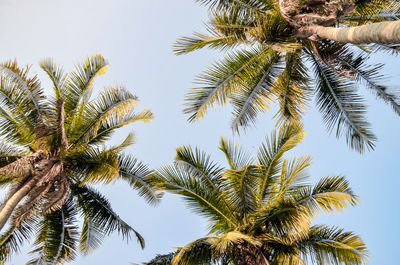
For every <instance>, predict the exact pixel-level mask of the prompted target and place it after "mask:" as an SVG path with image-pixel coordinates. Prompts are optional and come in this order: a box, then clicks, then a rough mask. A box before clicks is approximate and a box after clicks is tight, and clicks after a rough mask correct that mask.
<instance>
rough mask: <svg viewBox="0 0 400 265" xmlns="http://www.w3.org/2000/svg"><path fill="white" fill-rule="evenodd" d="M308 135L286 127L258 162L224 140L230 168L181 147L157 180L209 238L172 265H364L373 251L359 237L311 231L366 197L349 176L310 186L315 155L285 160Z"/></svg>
mask: <svg viewBox="0 0 400 265" xmlns="http://www.w3.org/2000/svg"><path fill="white" fill-rule="evenodd" d="M303 137H304V133H303V132H302V131H301V130H299V128H298V127H294V126H288V125H286V126H283V127H282V128H281V129H279V130H277V131H275V132H273V133H272V134H271V136H270V137H267V138H266V141H265V143H262V144H261V145H260V146H259V148H258V152H257V157H256V158H254V157H252V156H250V154H249V153H248V152H247V151H245V150H244V149H243V148H242V147H240V146H237V145H234V143H233V142H231V141H227V140H226V139H224V138H222V139H221V141H220V146H219V149H220V150H221V151H222V152H223V153H224V154H225V156H226V159H227V165H228V167H221V166H219V165H218V164H217V163H215V162H213V161H212V160H211V158H210V156H208V155H207V154H206V153H205V152H202V151H201V150H199V149H197V148H195V149H193V148H191V147H190V146H183V147H179V148H178V149H177V156H176V159H175V162H174V163H173V164H171V165H168V166H165V167H163V168H161V169H160V170H158V173H156V174H155V176H154V179H153V181H154V183H156V185H157V186H158V187H159V188H160V189H162V190H166V191H169V192H172V193H174V194H178V195H180V196H182V197H183V199H184V200H185V202H187V204H188V206H189V208H190V209H191V210H194V211H195V212H196V213H199V214H200V215H202V216H204V217H205V218H207V220H208V223H209V235H208V236H207V237H204V238H200V239H198V240H196V241H194V242H192V243H189V244H188V245H186V246H184V247H183V248H182V249H180V251H179V252H178V254H176V256H175V258H174V259H173V261H172V264H176V265H180V264H214V263H215V264H235V265H242V264H243V265H244V264H258V265H261V264H270V265H272V264H276V265H277V264H288V265H295V264H296V265H297V264H306V263H309V262H310V263H316V264H362V263H363V262H364V261H365V260H366V257H367V249H366V246H365V245H364V243H363V241H362V240H361V239H360V237H358V236H357V235H355V234H354V233H353V232H347V231H344V230H343V229H340V228H338V227H329V226H326V225H311V221H312V219H313V218H314V217H315V216H316V215H317V214H319V213H321V212H324V213H334V212H337V211H343V210H344V209H345V208H347V207H348V206H354V205H356V204H357V203H358V201H359V198H358V197H357V196H356V195H355V194H354V192H353V191H352V189H351V188H350V186H349V183H348V181H347V180H346V179H345V178H344V177H343V176H330V177H325V178H322V179H321V180H320V181H318V183H317V184H316V185H310V184H309V183H308V181H307V180H308V175H307V173H306V170H307V168H308V167H309V165H310V164H311V158H310V157H309V156H302V157H299V158H293V159H288V158H285V157H284V155H285V153H286V152H287V151H289V150H291V149H292V148H294V147H295V146H296V145H297V144H298V143H300V142H301V141H302V139H303ZM167 257H168V256H167ZM156 264H157V263H156Z"/></svg>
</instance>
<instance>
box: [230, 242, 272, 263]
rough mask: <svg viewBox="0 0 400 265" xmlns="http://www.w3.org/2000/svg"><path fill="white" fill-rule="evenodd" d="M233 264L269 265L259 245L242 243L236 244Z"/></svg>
mask: <svg viewBox="0 0 400 265" xmlns="http://www.w3.org/2000/svg"><path fill="white" fill-rule="evenodd" d="M235 256H236V257H235V265H269V262H268V260H267V259H266V258H265V256H264V255H263V253H262V251H261V249H260V248H259V247H256V246H253V245H250V244H248V243H243V244H240V245H239V246H238V253H237V254H236V255H235Z"/></svg>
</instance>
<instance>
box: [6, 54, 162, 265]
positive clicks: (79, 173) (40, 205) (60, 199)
mask: <svg viewBox="0 0 400 265" xmlns="http://www.w3.org/2000/svg"><path fill="white" fill-rule="evenodd" d="M40 67H41V68H42V69H43V70H44V71H45V72H46V73H47V75H48V76H49V78H50V80H51V82H52V84H53V92H54V94H53V96H52V97H46V96H45V94H44V91H43V89H42V87H41V84H40V82H39V80H38V79H37V77H36V76H34V77H29V75H28V68H20V67H18V66H17V64H16V62H8V63H5V64H1V65H0V134H1V136H2V138H1V142H0V153H1V158H0V166H1V168H0V182H1V184H2V185H3V186H4V185H7V186H8V187H9V193H8V195H7V196H6V198H5V199H4V201H3V203H2V206H1V209H0V220H1V228H3V226H4V225H5V224H6V222H7V221H9V222H8V223H9V226H8V227H7V230H6V231H4V229H3V232H4V233H3V234H2V235H1V236H0V259H1V261H2V262H3V261H5V260H7V259H8V258H9V256H10V254H11V253H12V252H15V251H18V250H19V248H20V245H21V244H22V243H23V242H24V241H25V240H28V239H29V238H31V237H32V236H35V237H36V239H35V241H34V249H33V250H32V252H31V254H34V258H33V259H32V260H31V262H30V263H29V264H59V263H63V262H64V261H68V260H71V259H74V257H75V256H76V253H77V251H78V249H79V250H80V251H81V252H82V253H84V254H87V253H89V252H90V251H92V250H93V249H95V248H96V247H97V246H98V245H100V243H101V241H102V239H103V238H104V236H106V235H109V234H110V233H112V232H114V231H118V232H119V233H120V234H122V236H123V237H124V238H128V239H129V238H131V237H132V235H134V236H135V237H136V238H137V239H138V241H139V242H140V244H141V245H142V247H144V240H143V238H142V237H141V236H140V234H139V233H137V232H136V231H135V230H134V229H133V228H132V227H131V226H129V225H128V224H127V223H125V222H124V221H123V220H122V219H121V218H120V217H119V216H118V215H117V214H116V213H115V212H114V211H113V210H112V208H111V205H110V203H109V202H108V200H107V199H106V198H105V197H104V196H102V195H101V194H100V193H99V192H98V191H96V190H95V189H94V188H93V187H92V185H93V184H100V183H102V184H108V183H112V182H115V181H119V180H124V181H126V182H127V183H128V184H129V185H130V186H132V187H133V188H135V189H138V190H139V194H140V195H141V196H143V197H144V198H145V199H146V200H147V201H148V202H150V203H155V202H156V201H157V200H158V194H157V193H156V192H155V191H154V189H153V188H151V186H150V185H149V184H148V182H147V178H146V175H147V174H148V172H149V170H148V169H147V166H146V165H144V164H142V163H141V162H139V161H138V160H137V159H136V158H134V157H132V156H130V155H127V154H124V153H123V150H124V149H125V148H126V147H128V146H130V145H131V144H133V143H134V136H133V134H129V135H128V136H127V137H126V139H125V140H123V141H122V142H121V143H120V144H119V145H116V146H106V145H105V143H106V141H107V140H108V139H110V137H111V136H112V134H113V132H114V131H115V130H116V129H118V128H120V127H122V126H125V125H127V124H130V123H132V122H136V121H144V122H146V121H150V120H151V119H152V117H153V114H152V113H151V111H150V110H144V111H142V112H139V113H136V112H135V111H134V107H135V105H136V104H137V102H138V99H137V97H136V96H134V95H133V94H132V93H131V92H129V91H128V90H127V89H125V88H124V87H123V86H114V87H108V88H106V89H104V90H103V91H101V92H100V93H99V95H98V96H97V97H96V98H94V99H91V94H92V91H93V82H94V79H95V78H96V76H98V75H101V74H103V73H104V72H105V71H106V69H107V67H108V63H107V61H106V60H105V59H104V58H103V57H102V56H101V55H95V56H92V57H88V58H87V59H86V60H84V61H83V62H82V63H80V64H77V65H76V69H75V70H74V71H72V72H71V73H69V74H65V73H64V71H63V69H62V68H61V67H58V66H57V65H56V64H55V63H54V61H53V60H51V59H46V60H43V61H42V62H41V63H40ZM79 216H82V217H83V226H82V228H81V229H79V227H78V225H79V224H80V222H78V217H79ZM78 244H79V245H78Z"/></svg>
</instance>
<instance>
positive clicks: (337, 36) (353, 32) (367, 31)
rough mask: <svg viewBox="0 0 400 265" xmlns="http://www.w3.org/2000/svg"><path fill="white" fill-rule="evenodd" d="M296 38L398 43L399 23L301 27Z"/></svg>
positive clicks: (399, 40) (343, 41) (399, 41)
mask: <svg viewBox="0 0 400 265" xmlns="http://www.w3.org/2000/svg"><path fill="white" fill-rule="evenodd" d="M297 37H299V38H311V39H328V40H333V41H337V42H342V43H381V44H398V43H400V21H385V22H378V23H372V24H367V25H362V26H357V27H350V28H334V27H324V26H318V25H312V26H306V27H301V28H299V29H298V30H297Z"/></svg>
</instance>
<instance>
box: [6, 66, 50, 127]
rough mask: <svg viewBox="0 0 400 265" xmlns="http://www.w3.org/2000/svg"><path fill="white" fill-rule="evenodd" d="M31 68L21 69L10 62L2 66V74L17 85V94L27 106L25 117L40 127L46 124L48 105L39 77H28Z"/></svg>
mask: <svg viewBox="0 0 400 265" xmlns="http://www.w3.org/2000/svg"><path fill="white" fill-rule="evenodd" d="M29 68H30V67H29V66H27V67H25V68H20V67H19V66H18V65H17V62H16V61H9V62H6V63H3V64H1V65H0V72H1V75H2V76H3V77H5V78H7V79H9V80H10V81H11V82H12V83H14V84H15V93H17V94H18V95H19V96H20V97H21V99H22V100H23V101H24V104H26V105H25V109H27V110H28V111H27V113H25V116H26V117H27V118H28V119H29V120H30V122H31V123H32V124H36V125H37V126H39V125H42V124H43V122H44V116H45V115H46V113H47V112H48V104H47V102H46V97H45V95H44V91H43V89H42V87H41V84H40V81H39V79H38V78H37V76H36V75H35V76H33V77H28V74H29ZM21 103H22V102H21Z"/></svg>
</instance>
